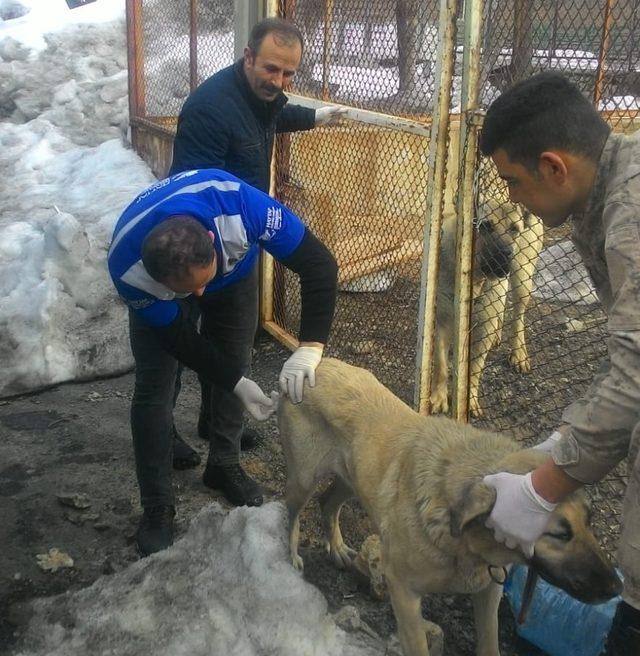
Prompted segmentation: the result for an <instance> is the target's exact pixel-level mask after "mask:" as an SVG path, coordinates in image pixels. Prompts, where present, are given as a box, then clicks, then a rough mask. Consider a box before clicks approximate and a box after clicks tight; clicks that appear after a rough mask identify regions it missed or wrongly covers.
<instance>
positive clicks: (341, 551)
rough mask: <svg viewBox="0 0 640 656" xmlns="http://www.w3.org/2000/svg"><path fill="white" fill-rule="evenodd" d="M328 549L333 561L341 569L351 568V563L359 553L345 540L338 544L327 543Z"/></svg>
mask: <svg viewBox="0 0 640 656" xmlns="http://www.w3.org/2000/svg"><path fill="white" fill-rule="evenodd" d="M327 551H328V552H329V557H330V558H331V560H332V561H333V563H334V565H335V566H336V567H338V568H340V569H349V568H350V567H351V563H352V562H353V560H354V559H355V557H356V556H357V555H358V553H357V552H356V551H354V550H353V549H352V548H351V547H349V546H348V545H346V544H345V543H344V542H342V543H341V544H337V545H330V544H327Z"/></svg>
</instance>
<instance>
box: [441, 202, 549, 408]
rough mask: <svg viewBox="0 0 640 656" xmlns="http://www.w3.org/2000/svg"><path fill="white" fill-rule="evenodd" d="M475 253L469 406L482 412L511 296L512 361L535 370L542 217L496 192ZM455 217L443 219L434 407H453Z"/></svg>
mask: <svg viewBox="0 0 640 656" xmlns="http://www.w3.org/2000/svg"><path fill="white" fill-rule="evenodd" d="M476 226H477V232H476V238H475V248H474V255H473V268H472V277H473V290H472V297H473V311H472V319H471V353H470V375H469V383H470V385H469V411H470V413H471V415H472V416H474V417H478V416H481V415H482V414H483V411H482V408H481V406H480V401H479V388H480V378H481V376H482V371H483V369H484V366H485V362H486V359H487V354H488V353H489V351H490V350H491V349H492V348H494V347H495V346H497V345H498V344H499V343H500V339H501V333H502V328H503V324H504V321H505V312H506V309H507V301H508V300H510V301H511V320H510V321H509V323H508V325H507V326H506V328H507V330H506V332H507V333H508V338H507V339H508V348H509V363H510V365H511V366H512V367H513V368H514V369H515V370H516V371H519V372H521V373H527V372H529V371H530V370H531V364H530V361H529V353H528V351H527V345H526V340H525V311H526V309H527V306H528V304H529V300H530V298H531V289H532V286H533V274H534V271H535V267H536V262H537V260H538V256H539V255H540V251H541V250H542V243H543V238H544V230H543V225H542V221H540V219H539V218H538V217H537V216H534V215H533V214H531V213H530V212H528V211H527V210H524V209H523V208H522V207H520V206H519V205H514V204H513V203H511V202H510V201H509V200H508V199H507V198H501V197H500V194H499V193H498V192H496V194H495V195H493V196H488V197H487V198H485V199H484V200H481V201H480V202H479V204H478V211H477V217H476ZM455 233H456V218H455V216H454V215H453V214H451V213H449V214H448V215H447V216H445V218H444V220H443V233H442V245H441V258H440V275H439V277H438V300H437V313H436V342H435V350H434V370H433V391H432V394H431V412H433V413H446V412H448V409H449V395H448V390H447V382H448V377H449V365H448V361H449V351H450V349H451V338H452V336H453V332H454V326H453V319H454V307H453V294H454V281H455V274H456V247H455V236H456V234H455Z"/></svg>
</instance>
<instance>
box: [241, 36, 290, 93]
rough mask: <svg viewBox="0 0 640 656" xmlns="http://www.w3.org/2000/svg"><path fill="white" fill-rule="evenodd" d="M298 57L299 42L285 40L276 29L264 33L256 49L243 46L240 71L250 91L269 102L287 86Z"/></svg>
mask: <svg viewBox="0 0 640 656" xmlns="http://www.w3.org/2000/svg"><path fill="white" fill-rule="evenodd" d="M301 59H302V46H301V45H300V43H299V42H298V40H297V39H296V40H295V41H294V42H293V43H285V41H284V40H283V39H282V38H281V37H280V36H279V35H278V34H276V33H273V32H270V33H269V34H267V35H266V36H265V37H264V39H263V41H262V43H261V44H260V48H259V49H258V52H257V53H254V52H253V51H252V50H251V49H250V48H245V49H244V73H245V75H246V77H247V81H248V82H249V86H250V87H251V90H252V91H253V93H254V94H255V95H256V96H257V97H258V98H260V100H264V101H265V102H271V101H272V100H275V98H276V96H277V95H278V94H279V93H280V92H281V91H282V90H283V88H285V87H287V86H288V85H289V84H290V83H291V80H292V79H293V76H294V75H295V73H296V71H297V70H298V66H300V60H301Z"/></svg>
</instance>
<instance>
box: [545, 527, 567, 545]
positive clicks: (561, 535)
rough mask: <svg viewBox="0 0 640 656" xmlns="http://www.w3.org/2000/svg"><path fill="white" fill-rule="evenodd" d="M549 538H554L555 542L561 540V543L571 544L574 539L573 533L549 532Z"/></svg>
mask: <svg viewBox="0 0 640 656" xmlns="http://www.w3.org/2000/svg"><path fill="white" fill-rule="evenodd" d="M545 535H546V536H547V537H550V538H553V539H554V540H560V541H561V542H569V541H571V540H572V539H573V532H572V531H563V530H559V531H549V532H547V533H545Z"/></svg>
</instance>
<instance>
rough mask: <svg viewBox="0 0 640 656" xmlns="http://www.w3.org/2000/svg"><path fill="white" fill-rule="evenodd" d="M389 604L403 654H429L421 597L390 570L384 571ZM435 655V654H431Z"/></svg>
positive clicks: (407, 655)
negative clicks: (396, 625) (393, 615)
mask: <svg viewBox="0 0 640 656" xmlns="http://www.w3.org/2000/svg"><path fill="white" fill-rule="evenodd" d="M385 575H386V578H387V586H388V588H389V596H390V598H391V605H392V606H393V612H394V614H395V616H396V622H397V623H398V638H399V639H400V645H401V646H402V653H403V654H404V656H430V654H431V652H430V651H429V643H428V642H427V633H426V631H425V624H424V620H423V618H422V608H421V605H422V604H421V601H422V599H421V597H420V595H418V594H416V593H415V592H413V591H412V590H410V589H409V588H408V587H407V586H406V584H403V583H402V581H401V580H399V579H397V578H396V577H395V576H394V575H393V573H392V572H389V571H388V570H387V571H385ZM431 656H435V654H431Z"/></svg>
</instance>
